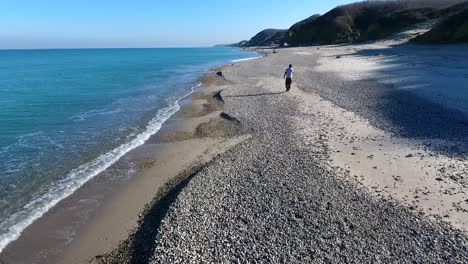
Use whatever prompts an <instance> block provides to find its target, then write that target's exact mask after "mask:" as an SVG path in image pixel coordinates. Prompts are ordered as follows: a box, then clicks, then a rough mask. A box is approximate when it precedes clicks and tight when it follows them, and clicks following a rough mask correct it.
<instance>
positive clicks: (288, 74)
mask: <svg viewBox="0 0 468 264" xmlns="http://www.w3.org/2000/svg"><path fill="white" fill-rule="evenodd" d="M293 75H294V69H293V68H287V69H286V78H291V79H292V77H293Z"/></svg>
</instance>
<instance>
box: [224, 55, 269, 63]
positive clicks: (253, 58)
mask: <svg viewBox="0 0 468 264" xmlns="http://www.w3.org/2000/svg"><path fill="white" fill-rule="evenodd" d="M260 58H262V56H256V57H250V58H245V59H238V60H232V61H231V63H235V62H243V61H249V60H256V59H260Z"/></svg>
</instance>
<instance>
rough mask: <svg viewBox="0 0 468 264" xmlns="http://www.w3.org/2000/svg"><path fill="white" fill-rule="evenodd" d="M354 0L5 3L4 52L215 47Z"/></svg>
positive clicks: (0, 25)
mask: <svg viewBox="0 0 468 264" xmlns="http://www.w3.org/2000/svg"><path fill="white" fill-rule="evenodd" d="M351 2H355V0H315V1H310V0H296V1H285V0H281V1H280V0H216V1H215V0H198V1H195V0H133V1H131V0H126V1H124V0H74V1H67V0H29V1H28V0H0V4H1V6H2V8H1V9H0V48H3V49H5V48H8V49H11V48H80V47H83V48H89V47H183V46H190V47H195V46H211V45H214V44H219V43H234V42H238V41H240V40H244V39H250V38H251V37H252V36H253V35H255V34H256V33H257V32H259V31H260V30H263V29H265V28H289V27H290V26H291V25H292V24H294V23H295V22H298V21H300V20H302V19H304V18H307V17H309V16H311V15H313V14H316V13H319V14H323V13H325V12H327V11H328V10H330V9H332V8H333V7H335V6H337V5H340V4H346V3H351Z"/></svg>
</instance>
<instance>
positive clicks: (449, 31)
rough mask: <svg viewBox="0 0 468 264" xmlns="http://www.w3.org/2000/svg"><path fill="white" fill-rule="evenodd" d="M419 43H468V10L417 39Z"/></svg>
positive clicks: (449, 18)
mask: <svg viewBox="0 0 468 264" xmlns="http://www.w3.org/2000/svg"><path fill="white" fill-rule="evenodd" d="M413 41H414V42H417V43H462V42H468V9H467V10H464V11H462V12H460V13H457V14H455V15H453V16H450V17H448V18H447V19H445V20H443V21H442V22H441V23H440V24H438V25H437V26H436V27H434V29H432V30H431V31H429V32H427V33H425V34H423V35H421V36H418V37H416V38H415V39H414V40H413Z"/></svg>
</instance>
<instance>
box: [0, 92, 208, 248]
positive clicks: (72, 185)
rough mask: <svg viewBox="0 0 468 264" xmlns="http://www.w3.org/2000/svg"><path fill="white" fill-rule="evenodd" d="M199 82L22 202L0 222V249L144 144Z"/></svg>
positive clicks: (177, 109) (176, 109)
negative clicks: (130, 133) (126, 137)
mask: <svg viewBox="0 0 468 264" xmlns="http://www.w3.org/2000/svg"><path fill="white" fill-rule="evenodd" d="M201 85H202V84H201V83H199V84H198V85H196V86H193V87H192V88H191V91H189V92H188V93H187V94H185V95H183V96H181V97H179V98H175V99H168V100H167V103H168V106H167V107H165V108H162V109H160V110H159V111H158V112H157V114H156V116H155V117H154V118H153V119H152V120H151V121H150V122H149V123H148V125H147V126H146V128H145V130H144V132H142V133H140V134H138V135H137V136H136V137H135V138H134V139H133V140H131V141H130V142H128V143H125V144H122V145H120V146H119V147H117V148H115V149H113V150H111V151H109V152H107V153H105V154H102V155H101V156H99V157H97V158H96V159H94V160H93V161H91V162H88V163H86V164H83V165H81V166H80V167H78V168H76V169H74V170H72V171H70V172H69V173H68V174H67V175H66V176H65V177H64V178H63V179H61V180H59V181H57V182H54V183H52V184H51V185H49V186H48V187H47V190H46V191H45V193H44V194H43V195H41V197H38V198H36V199H34V200H33V201H31V202H30V203H28V204H27V205H25V206H24V207H23V208H22V210H21V211H19V212H17V213H15V214H13V215H11V216H10V217H8V218H7V219H5V220H3V221H2V222H1V223H0V230H7V232H6V233H5V234H1V235H0V252H2V251H3V250H4V249H5V247H6V246H7V245H8V244H9V243H10V242H12V241H15V240H16V239H18V237H19V236H20V235H21V233H22V232H23V230H24V229H25V228H27V227H28V226H29V225H31V224H32V223H33V222H34V221H35V220H37V219H38V218H40V217H41V216H43V215H44V214H45V213H46V212H47V211H49V210H50V209H51V208H52V207H54V206H55V205H56V204H57V203H58V202H60V201H61V200H63V199H65V198H67V197H68V196H70V195H72V194H73V193H74V192H75V191H76V190H77V189H78V188H80V187H81V186H83V184H85V183H86V182H88V181H89V180H91V179H92V178H94V177H95V176H96V175H98V174H99V173H101V172H103V171H104V170H106V169H107V168H109V167H110V166H111V165H112V164H114V163H115V162H117V161H118V160H119V159H120V158H122V157H123V156H124V155H125V154H126V153H128V152H129V151H131V150H133V149H135V148H136V147H138V146H141V145H142V144H144V143H145V142H146V141H147V140H148V139H149V138H150V137H151V136H152V135H154V134H155V133H156V132H158V131H159V130H160V129H161V126H162V125H163V124H164V122H166V121H167V119H169V118H170V117H171V116H172V115H173V114H175V113H176V112H177V111H179V109H180V105H179V102H180V101H181V100H182V99H184V98H186V97H188V96H189V95H191V94H192V93H193V92H194V91H195V90H196V89H197V88H199V87H201Z"/></svg>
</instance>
